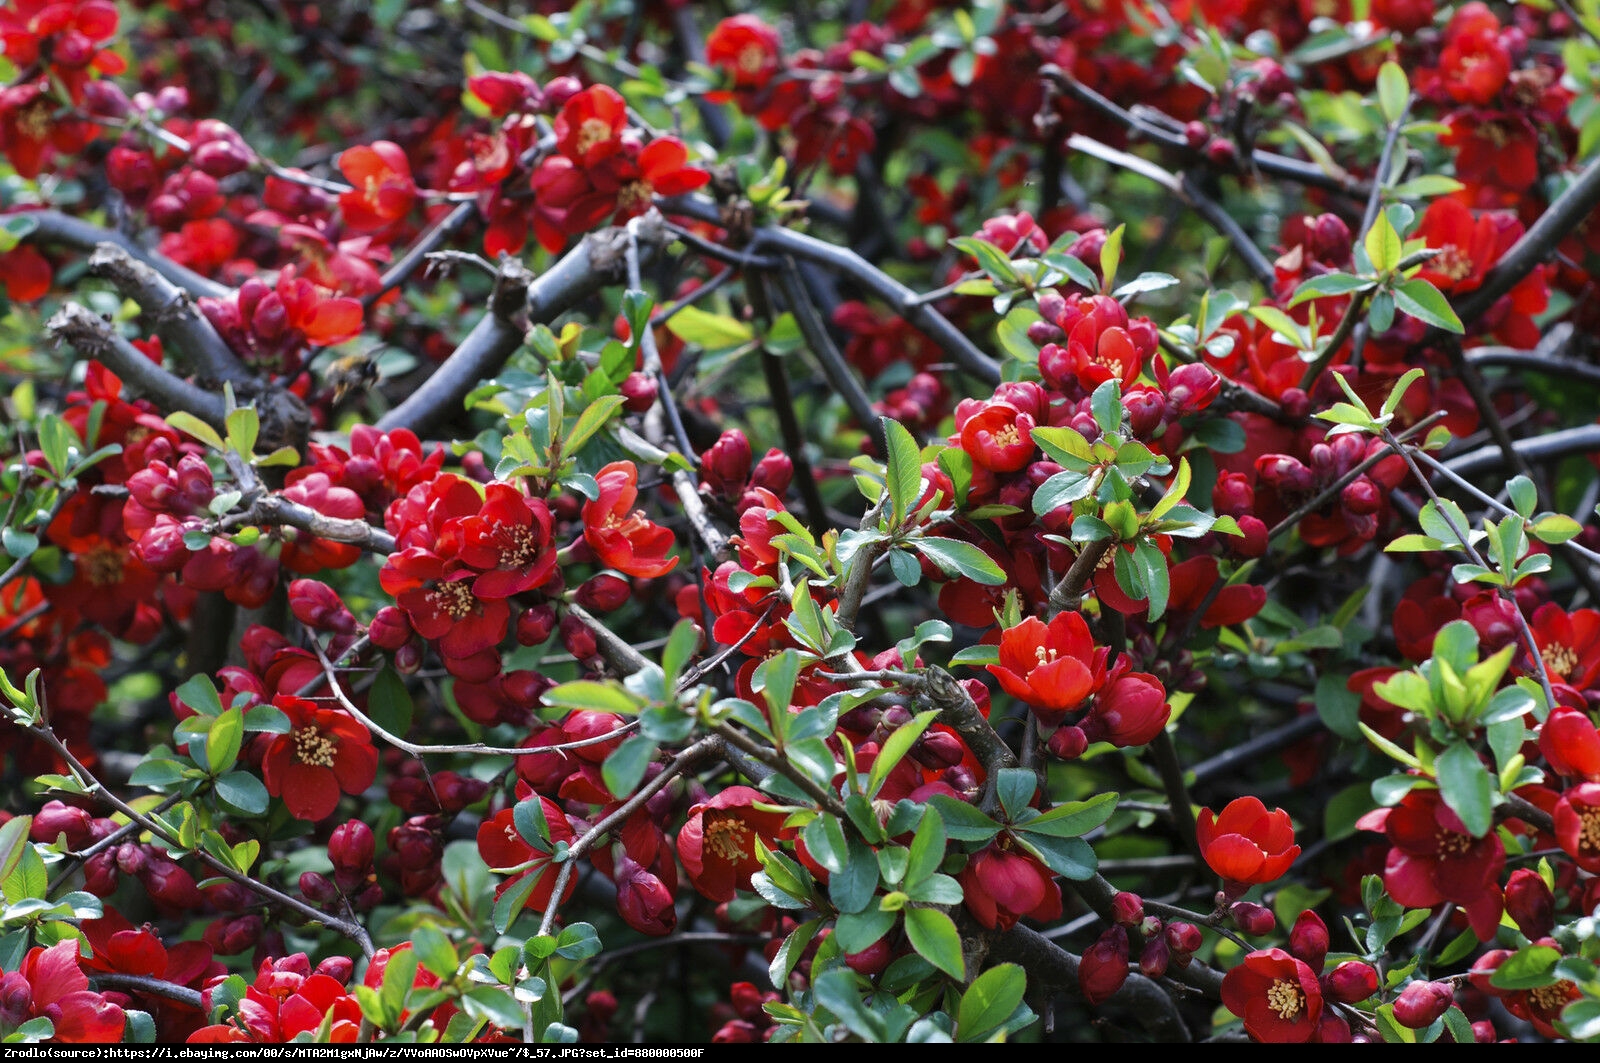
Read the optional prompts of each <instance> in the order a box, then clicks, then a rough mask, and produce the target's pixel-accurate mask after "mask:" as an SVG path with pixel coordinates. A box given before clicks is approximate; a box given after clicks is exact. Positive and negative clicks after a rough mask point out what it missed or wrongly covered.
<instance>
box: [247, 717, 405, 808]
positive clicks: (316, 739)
mask: <svg viewBox="0 0 1600 1063" xmlns="http://www.w3.org/2000/svg"><path fill="white" fill-rule="evenodd" d="M272 703H273V705H275V706H276V707H277V708H279V709H281V710H282V711H283V713H284V714H285V715H287V716H288V717H289V733H288V734H281V735H277V736H275V737H274V738H273V740H272V744H271V745H270V746H268V747H267V754H266V756H265V757H264V758H262V761H261V774H262V778H263V781H265V782H266V784H267V792H268V793H270V794H272V796H274V797H282V798H283V802H284V804H285V805H287V806H288V808H289V811H290V812H292V813H294V815H295V816H296V817H297V818H299V819H304V820H309V821H311V822H316V821H317V820H320V819H325V818H326V817H327V816H329V815H330V814H332V812H333V810H334V807H335V806H337V805H338V803H339V794H340V793H341V792H343V793H347V794H359V793H360V792H361V791H363V790H365V789H366V788H367V787H368V786H371V785H372V780H373V778H374V777H375V776H376V775H377V773H378V751H377V750H376V749H374V748H373V746H372V736H371V735H369V734H368V733H367V729H366V728H365V727H363V726H362V725H361V724H360V723H359V722H357V721H356V720H354V719H352V718H351V717H350V716H348V715H346V714H345V713H343V712H340V711H339V710H337V709H324V708H321V707H320V706H318V705H317V704H316V703H314V702H311V701H307V700H305V699H304V698H297V697H293V696H291V695H287V694H280V695H278V696H277V697H276V698H273V699H272Z"/></svg>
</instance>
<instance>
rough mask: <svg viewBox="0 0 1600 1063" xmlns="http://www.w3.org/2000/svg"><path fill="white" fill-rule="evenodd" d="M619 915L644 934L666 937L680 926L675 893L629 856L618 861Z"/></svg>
mask: <svg viewBox="0 0 1600 1063" xmlns="http://www.w3.org/2000/svg"><path fill="white" fill-rule="evenodd" d="M616 883H617V913H618V914H619V915H621V916H622V920H623V922H625V923H627V924H628V925H629V926H630V927H632V928H633V929H635V930H637V931H639V933H641V934H650V935H653V936H655V937H663V936H665V935H667V934H670V933H672V931H673V929H674V928H675V927H676V926H677V925H678V912H677V909H675V908H673V906H672V891H671V890H669V889H667V887H666V884H665V883H663V882H662V881H661V880H660V879H659V878H657V877H656V876H655V875H654V874H652V873H651V872H650V871H648V870H647V869H645V868H644V867H641V866H640V865H639V864H638V863H636V862H635V861H633V860H630V859H629V858H628V857H627V856H622V857H619V858H618V860H617V876H616Z"/></svg>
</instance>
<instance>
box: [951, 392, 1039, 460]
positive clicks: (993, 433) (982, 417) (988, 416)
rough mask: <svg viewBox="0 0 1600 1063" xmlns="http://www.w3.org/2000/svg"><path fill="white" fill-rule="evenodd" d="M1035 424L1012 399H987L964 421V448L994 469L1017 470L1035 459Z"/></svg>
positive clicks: (974, 458) (962, 447)
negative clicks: (1007, 400)
mask: <svg viewBox="0 0 1600 1063" xmlns="http://www.w3.org/2000/svg"><path fill="white" fill-rule="evenodd" d="M1033 426H1034V420H1033V418H1032V417H1030V416H1029V415H1028V414H1026V413H1023V412H1022V411H1020V410H1018V409H1017V408H1016V407H1015V406H1012V405H1011V404H1009V403H1005V402H989V403H984V404H983V407H982V409H980V410H978V411H977V412H976V413H974V414H972V415H971V416H970V417H968V418H967V419H966V420H965V421H964V422H963V423H962V425H961V435H960V443H961V449H962V450H964V451H966V452H967V454H968V455H969V456H971V458H972V460H973V461H974V462H976V463H977V464H979V465H981V466H983V467H984V468H985V469H988V470H989V471H990V472H1016V471H1017V470H1018V469H1020V468H1022V467H1023V466H1025V465H1027V464H1028V462H1030V461H1032V460H1033V454H1034V446H1033Z"/></svg>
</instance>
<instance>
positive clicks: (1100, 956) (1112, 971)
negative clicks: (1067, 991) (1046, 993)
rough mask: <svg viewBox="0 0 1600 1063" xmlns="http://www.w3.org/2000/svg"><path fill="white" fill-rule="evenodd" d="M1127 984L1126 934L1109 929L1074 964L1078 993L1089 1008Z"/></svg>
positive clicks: (1115, 928)
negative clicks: (1076, 963)
mask: <svg viewBox="0 0 1600 1063" xmlns="http://www.w3.org/2000/svg"><path fill="white" fill-rule="evenodd" d="M1127 980H1128V931H1127V930H1126V929H1124V928H1123V927H1121V926H1113V927H1110V928H1109V929H1107V930H1106V931H1105V933H1103V934H1101V935H1100V939H1099V940H1098V941H1096V942H1095V943H1094V944H1093V945H1090V946H1089V947H1088V948H1087V949H1085V950H1084V952H1083V959H1081V960H1080V961H1078V991H1079V992H1080V993H1082V994H1083V999H1084V1000H1087V1001H1088V1002H1089V1003H1090V1004H1100V1003H1102V1002H1104V1001H1106V1000H1108V999H1110V997H1111V996H1112V995H1113V994H1114V993H1116V991H1117V990H1119V989H1121V988H1122V983H1123V982H1126V981H1127Z"/></svg>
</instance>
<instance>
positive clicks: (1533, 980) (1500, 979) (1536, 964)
mask: <svg viewBox="0 0 1600 1063" xmlns="http://www.w3.org/2000/svg"><path fill="white" fill-rule="evenodd" d="M1560 962H1561V951H1560V950H1559V949H1555V948H1552V947H1551V946H1549V945H1530V946H1528V947H1527V948H1525V949H1518V950H1517V951H1516V952H1515V953H1513V954H1512V955H1510V956H1507V957H1506V959H1505V961H1504V962H1503V963H1501V964H1500V966H1498V967H1496V968H1495V969H1494V973H1493V974H1492V975H1490V976H1489V984H1490V985H1492V986H1494V987H1495V988H1496V989H1510V990H1517V989H1538V988H1539V987H1540V986H1547V985H1551V984H1552V983H1554V982H1555V981H1556V974H1555V966H1556V964H1558V963H1560Z"/></svg>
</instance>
